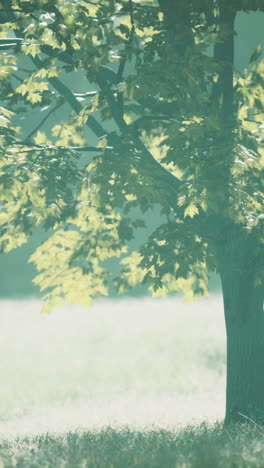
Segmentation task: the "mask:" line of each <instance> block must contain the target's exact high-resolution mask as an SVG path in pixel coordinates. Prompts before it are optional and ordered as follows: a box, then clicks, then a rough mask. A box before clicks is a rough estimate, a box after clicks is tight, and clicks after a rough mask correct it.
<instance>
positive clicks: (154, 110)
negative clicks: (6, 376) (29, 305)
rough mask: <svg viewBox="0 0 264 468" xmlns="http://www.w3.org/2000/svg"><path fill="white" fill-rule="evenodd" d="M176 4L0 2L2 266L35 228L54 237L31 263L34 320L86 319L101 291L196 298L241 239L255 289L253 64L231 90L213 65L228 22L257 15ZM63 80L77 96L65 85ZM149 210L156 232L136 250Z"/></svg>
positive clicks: (259, 64) (260, 72)
mask: <svg viewBox="0 0 264 468" xmlns="http://www.w3.org/2000/svg"><path fill="white" fill-rule="evenodd" d="M176 3H177V5H176ZM176 3H175V5H174V4H173V5H172V4H171V2H168V1H167V0H160V1H159V2H156V1H155V0H145V1H143V2H142V1H141V2H138V1H136V0H120V1H118V2H116V1H114V0H104V1H93V2H92V1H87V0H83V1H78V2H77V1H74V0H71V1H69V0H68V1H64V0H63V1H62V0H56V1H54V2H52V5H51V4H50V2H47V1H46V0H34V1H30V2H29V1H23V2H21V1H17V0H2V1H1V5H2V7H3V8H2V9H1V23H2V27H1V36H0V46H1V49H2V51H3V53H2V56H1V67H0V77H1V84H2V86H1V91H0V95H1V99H2V101H3V103H4V107H3V108H2V116H1V118H0V124H1V147H2V149H1V153H2V158H1V174H0V183H1V188H2V191H1V208H2V209H1V214H0V223H1V225H0V227H1V241H0V242H1V248H2V250H3V251H9V250H10V249H12V248H14V247H16V246H18V245H20V244H21V243H22V242H24V241H25V240H26V239H27V237H28V236H29V235H30V233H31V232H32V230H33V229H34V227H35V226H36V224H40V223H41V224H44V225H45V227H46V228H52V229H53V230H54V234H52V235H51V237H50V238H49V239H48V241H46V242H45V243H44V244H42V245H41V246H40V247H39V248H38V249H37V251H36V252H35V254H34V255H33V256H32V261H34V262H35V263H36V265H37V268H38V270H40V274H39V275H38V277H37V278H36V282H37V284H39V285H40V287H41V288H42V289H46V290H47V294H46V296H45V297H46V299H47V300H48V301H49V306H47V308H49V307H50V306H51V307H52V306H54V305H56V304H58V303H60V302H61V301H62V300H66V301H68V302H82V303H83V304H87V303H89V302H90V300H91V298H92V297H95V296H98V295H102V294H103V295H104V294H107V293H108V291H109V285H110V283H111V282H112V283H113V285H114V286H115V287H116V289H117V290H118V291H119V292H124V291H126V290H127V288H129V287H133V286H134V285H135V284H137V283H139V282H143V283H146V284H147V285H148V287H149V289H150V290H151V291H152V292H153V293H155V294H167V293H169V292H173V291H175V290H178V289H184V290H186V291H190V290H192V291H193V293H194V294H206V291H207V275H208V271H209V270H211V271H221V268H222V258H223V257H225V258H226V257H228V255H229V252H230V238H231V241H232V242H231V244H232V243H234V242H235V238H236V237H238V238H240V237H241V236H242V237H243V239H244V238H246V239H253V241H254V243H255V244H254V245H256V246H255V247H254V255H255V256H254V259H255V260H256V261H255V267H254V272H253V276H254V281H255V284H258V285H259V284H261V283H262V282H263V279H264V276H263V260H262V261H261V260H259V259H260V258H261V253H262V252H263V243H264V237H263V198H264V197H263V167H264V159H263V158H264V144H263V128H264V98H263V96H264V94H263V80H264V61H263V59H262V54H261V51H260V50H256V51H255V53H254V54H253V56H252V58H251V63H250V66H249V68H248V70H247V71H245V73H244V74H242V75H241V76H240V75H237V76H235V77H234V79H235V87H234V90H233V88H232V83H231V81H230V83H231V87H230V86H229V88H228V86H227V85H226V78H227V79H229V78H228V77H229V76H231V75H232V78H233V73H231V74H230V70H231V67H232V63H231V62H230V60H231V59H230V57H228V56H226V55H225V47H226V42H227V41H230V40H231V39H232V38H233V35H234V31H233V29H232V22H230V21H229V19H230V18H231V17H234V15H235V13H236V11H238V10H241V9H242V10H245V11H248V10H250V9H252V10H256V9H258V8H259V9H263V6H262V2H257V1H246V2H244V1H238V2H237V1H232V2H230V1H229V2H227V1H219V2H211V1H210V0H209V1H205V0H201V1H199V2H195V6H194V2H191V1H188V2H186V1H185V2H176ZM230 24H231V26H230ZM210 46H213V47H214V49H215V54H214V57H211V56H210V55H209V53H208V48H209V47H210ZM219 51H220V52H219ZM217 54H218V55H217ZM219 54H220V55H219ZM221 54H222V55H221ZM72 74H77V75H78V76H79V77H80V79H81V80H82V81H83V83H84V86H85V87H86V89H87V91H86V92H84V93H81V92H79V90H72V89H71V87H70V86H67V85H66V84H65V82H66V81H67V76H68V75H69V76H72ZM91 85H92V86H93V88H92V89H91ZM228 93H229V94H230V93H231V94H232V96H231V97H230V96H229V95H228ZM59 108H61V109H63V119H62V120H61V121H57V122H56V124H55V125H53V123H52V119H51V116H52V115H53V114H54V113H55V112H56V110H57V109H59ZM37 109H38V110H39V111H40V115H41V114H43V116H44V117H43V118H42V119H40V121H39V122H38V124H37V126H36V128H35V129H33V130H32V132H31V133H30V134H29V135H25V132H24V131H23V119H25V118H27V117H28V116H29V115H30V113H31V111H36V110H37ZM54 115H55V114H54ZM102 121H103V122H104V124H103V125H102V123H101V122H102ZM94 136H95V137H96V139H97V141H96V143H95V144H94ZM89 155H90V156H89ZM157 206H158V207H159V209H160V212H161V214H162V216H161V218H160V220H162V221H160V222H159V220H157V224H158V226H157V229H156V230H155V231H154V232H153V233H152V234H151V235H150V236H149V238H148V239H147V241H146V243H145V244H143V245H142V246H140V248H139V250H138V251H135V250H134V249H132V248H131V247H130V241H131V240H132V239H133V237H134V235H135V234H134V233H135V230H136V229H143V227H144V213H145V212H147V211H148V210H151V208H153V207H157ZM111 258H117V259H120V264H121V265H122V266H123V268H122V270H121V273H120V276H119V277H118V278H115V279H112V277H111V275H110V274H109V271H108V270H109V268H108V263H107V262H108V260H109V259H111ZM257 260H258V261H257Z"/></svg>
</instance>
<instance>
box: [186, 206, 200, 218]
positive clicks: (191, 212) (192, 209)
mask: <svg viewBox="0 0 264 468" xmlns="http://www.w3.org/2000/svg"><path fill="white" fill-rule="evenodd" d="M198 213H199V208H198V207H197V206H196V205H195V204H194V203H191V204H190V205H189V206H187V208H185V210H184V217H185V218H186V216H190V218H193V217H194V216H195V215H197V214H198Z"/></svg>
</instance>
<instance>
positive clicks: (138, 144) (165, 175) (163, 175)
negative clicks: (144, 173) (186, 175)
mask: <svg viewBox="0 0 264 468" xmlns="http://www.w3.org/2000/svg"><path fill="white" fill-rule="evenodd" d="M97 81H98V84H99V86H100V87H101V89H102V90H103V91H104V92H105V95H106V99H107V102H108V104H109V107H110V109H111V112H112V116H113V118H114V120H115V122H116V124H117V126H118V128H119V130H120V131H121V132H122V133H129V132H130V127H129V126H128V125H127V124H126V122H125V120H124V118H123V114H122V111H121V110H120V108H119V106H118V103H117V102H116V100H115V98H114V95H113V93H112V91H111V90H110V87H109V85H108V83H107V80H106V79H105V76H104V75H103V71H102V70H100V71H99V72H98V73H97ZM133 142H134V145H135V148H136V149H137V150H138V151H139V152H140V153H141V154H143V155H144V158H145V161H146V162H147V163H148V164H150V167H152V168H153V170H154V171H155V172H156V173H157V175H158V176H159V179H160V180H163V181H164V182H165V183H167V184H168V185H169V187H170V188H171V189H172V190H173V191H174V192H176V193H178V190H179V186H180V185H181V183H182V182H181V181H180V179H177V178H176V177H175V176H173V175H172V174H171V173H170V172H168V171H167V170H166V169H165V168H164V167H163V166H162V165H161V164H159V162H158V161H157V160H156V159H155V158H154V157H153V156H152V154H151V153H150V151H149V150H148V149H147V148H146V146H145V145H144V143H143V142H142V141H141V139H140V138H139V137H138V136H137V135H136V133H134V132H133Z"/></svg>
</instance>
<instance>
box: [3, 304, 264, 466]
mask: <svg viewBox="0 0 264 468" xmlns="http://www.w3.org/2000/svg"><path fill="white" fill-rule="evenodd" d="M40 309H41V303H40V301H38V300H27V301H26V300H25V301H7V300H2V301H1V314H0V327H1V328H0V329H1V335H0V352H1V357H2V359H1V361H0V371H1V385H0V398H1V405H0V445H1V450H0V451H1V456H0V468H1V467H13V466H14V467H15V466H17V467H66V466H67V467H70V468H74V467H75V466H76V467H79V466H80V467H86V466H87V467H89V468H91V467H102V468H103V467H104V468H108V467H109V468H110V467H120V468H126V467H134V466H135V467H142V468H143V467H148V466H149V467H160V468H163V467H182V468H189V467H201V468H202V467H203V468H207V467H208V468H209V467H210V468H213V467H215V466H217V467H218V466H219V467H220V466H221V467H229V466H230V467H232V468H234V467H240V466H241V467H251V466H252V467H254V468H256V467H264V450H263V446H264V444H263V441H264V437H263V435H264V434H263V432H262V429H261V428H258V427H257V426H253V427H251V428H250V430H249V429H248V427H246V426H245V427H241V430H239V431H237V430H233V429H232V428H231V429H229V430H228V431H227V430H226V429H224V430H223V429H222V425H221V421H222V420H223V417H224V396H225V395H224V393H225V334H224V320H223V310H222V301H221V297H220V296H218V295H213V296H211V297H210V298H207V299H202V300H200V301H198V302H196V303H195V304H192V305H190V304H186V303H184V302H183V301H182V300H181V299H180V298H179V297H176V298H167V299H155V300H154V299H150V298H144V299H143V298H141V299H127V300H119V301H116V300H115V301H111V300H100V301H98V302H97V303H96V304H95V306H94V307H92V308H89V309H82V308H77V307H64V308H62V309H58V310H56V311H54V312H53V313H52V314H51V315H44V314H40ZM203 422H206V425H205V424H202V423H203ZM201 424H202V425H201ZM1 463H2V464H1Z"/></svg>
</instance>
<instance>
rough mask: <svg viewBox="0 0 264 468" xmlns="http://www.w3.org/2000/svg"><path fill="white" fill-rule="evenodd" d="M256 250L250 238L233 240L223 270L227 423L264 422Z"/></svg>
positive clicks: (263, 336) (262, 321)
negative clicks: (256, 285) (255, 281)
mask: <svg viewBox="0 0 264 468" xmlns="http://www.w3.org/2000/svg"><path fill="white" fill-rule="evenodd" d="M252 249H253V250H252ZM254 250H255V252H256V251H257V250H258V249H254V243H253V242H252V241H251V240H248V239H246V240H245V239H243V240H237V239H234V241H233V245H231V249H229V251H228V256H227V257H228V258H227V257H226V262H224V263H223V268H222V272H221V279H222V288H223V298H224V311H225V322H226V333H227V384H226V417H225V422H226V423H230V422H235V421H244V422H246V421H248V420H253V421H254V422H258V423H262V424H263V423H264V311H263V299H264V288H263V285H262V286H258V287H255V286H254V270H255V268H254V266H255V265H254V264H255V263H256V257H255V256H254ZM254 258H255V260H254Z"/></svg>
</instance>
